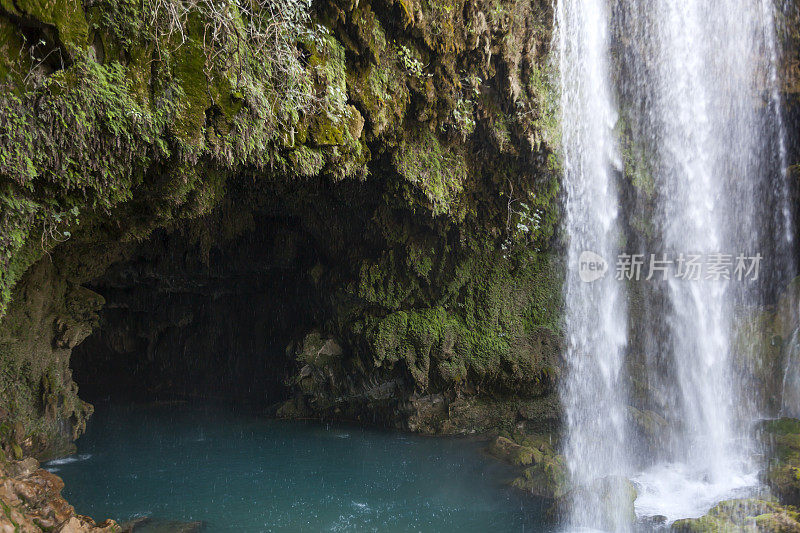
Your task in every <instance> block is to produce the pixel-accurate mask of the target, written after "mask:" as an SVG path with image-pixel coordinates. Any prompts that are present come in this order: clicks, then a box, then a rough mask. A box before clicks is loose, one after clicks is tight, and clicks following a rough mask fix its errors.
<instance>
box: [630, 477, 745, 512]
mask: <svg viewBox="0 0 800 533" xmlns="http://www.w3.org/2000/svg"><path fill="white" fill-rule="evenodd" d="M715 479H717V481H714V480H715ZM632 481H633V482H634V483H635V484H636V488H637V491H638V497H637V498H636V502H635V506H636V514H637V515H638V516H641V517H648V516H656V515H661V516H665V517H667V522H668V523H671V522H674V521H675V520H678V519H680V518H697V517H700V516H703V515H704V514H706V513H707V512H708V510H709V509H711V507H713V506H714V505H715V504H717V503H719V502H720V501H722V500H727V499H730V498H743V497H747V496H750V495H752V494H753V491H754V490H753V489H754V487H757V486H758V477H757V476H756V474H755V473H754V472H752V471H751V472H745V471H743V472H739V473H733V474H732V475H730V476H726V477H724V478H722V479H719V478H715V477H714V476H713V475H712V473H711V472H710V471H709V470H702V469H698V468H697V467H696V466H693V465H692V466H690V465H686V464H682V463H661V464H657V465H654V466H652V467H650V468H648V469H647V470H645V471H643V472H640V473H639V474H638V475H636V476H634V477H633V478H632Z"/></svg>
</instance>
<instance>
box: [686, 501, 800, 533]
mask: <svg viewBox="0 0 800 533" xmlns="http://www.w3.org/2000/svg"><path fill="white" fill-rule="evenodd" d="M799 518H800V514H798V512H797V510H796V509H794V508H793V507H782V506H781V505H779V504H778V503H775V502H770V501H765V500H757V499H740V500H726V501H724V502H720V503H718V504H717V505H715V506H714V507H712V508H711V510H710V511H709V512H708V514H706V515H705V516H702V517H700V518H686V519H683V520H676V521H675V522H674V523H673V524H672V531H679V532H682V533H710V532H716V531H752V532H764V533H778V532H781V533H795V532H798V533H800V521H798V519H799Z"/></svg>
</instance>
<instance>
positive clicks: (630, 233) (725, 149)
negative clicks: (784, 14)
mask: <svg viewBox="0 0 800 533" xmlns="http://www.w3.org/2000/svg"><path fill="white" fill-rule="evenodd" d="M772 17H773V9H772V5H771V3H770V2H769V0H763V1H762V2H761V3H758V2H753V1H751V0H726V1H724V2H714V3H711V2H707V1H706V0H639V1H625V2H623V1H611V2H607V1H604V0H593V1H592V2H585V1H581V0H559V4H558V8H557V29H558V33H557V35H558V42H557V45H558V47H559V52H560V55H559V60H560V63H559V69H560V73H561V74H560V83H561V85H560V88H561V106H562V109H561V110H562V125H563V127H562V130H563V138H562V151H563V160H564V182H565V211H566V217H565V218H566V223H565V225H566V232H567V235H568V239H569V245H568V264H569V271H568V274H567V280H566V284H565V300H566V322H565V326H566V331H567V335H568V347H567V352H566V364H567V368H566V376H565V379H564V380H563V384H562V390H561V392H562V399H563V403H564V407H565V410H566V413H567V416H566V418H567V427H566V431H567V437H566V444H565V455H566V457H567V463H568V467H569V470H570V473H571V476H572V481H573V483H575V484H576V485H578V486H584V487H587V488H588V490H578V491H574V497H573V499H572V502H571V512H570V516H569V523H570V525H571V526H576V527H602V528H605V529H615V530H616V529H624V528H625V526H624V525H623V524H624V518H625V517H624V516H622V515H618V516H611V517H609V516H608V511H609V510H612V511H613V510H616V509H625V505H624V499H625V498H626V497H628V496H627V495H626V491H625V489H624V487H625V485H624V484H622V483H608V482H607V481H603V482H602V483H601V482H600V481H601V480H608V479H609V476H617V475H622V476H626V477H629V478H632V479H633V480H634V481H636V485H637V488H638V490H639V497H638V499H637V501H636V510H637V512H638V513H639V514H641V515H656V514H659V515H665V516H667V517H668V519H670V520H673V519H677V518H683V517H691V516H699V515H700V514H702V513H704V512H705V511H706V510H707V509H708V508H709V507H710V506H711V505H713V504H714V503H715V502H717V501H719V500H721V499H724V498H726V497H730V496H731V495H733V494H736V493H737V491H741V490H743V489H746V488H748V487H754V486H755V485H756V484H757V476H756V472H757V465H756V464H755V462H754V461H753V460H752V459H751V457H752V455H753V454H752V451H753V447H752V445H751V442H750V437H749V434H750V431H749V427H748V426H749V424H750V423H751V422H752V420H753V418H754V417H755V416H756V413H755V412H754V409H753V407H752V405H753V403H752V402H751V401H750V398H748V391H746V390H745V389H744V387H743V386H742V383H740V380H739V378H738V376H737V372H736V369H735V365H734V353H733V351H734V350H733V347H732V344H733V343H732V339H733V330H734V319H733V312H734V309H735V308H737V306H742V305H754V304H758V303H761V299H762V297H763V295H764V291H765V288H769V287H770V286H773V287H774V286H775V285H776V284H778V283H782V282H785V281H786V279H785V276H786V272H787V271H788V270H789V266H788V262H789V257H791V253H790V248H791V244H792V235H791V223H790V209H789V199H788V198H789V193H788V186H787V184H786V183H787V181H786V179H785V174H786V148H785V144H784V140H783V119H782V116H781V112H780V98H779V93H778V87H777V84H778V76H777V66H776V62H777V58H778V56H779V54H778V52H777V44H776V40H775V39H776V36H775V27H774V23H773V20H772ZM612 80H613V82H612ZM617 153H620V154H621V156H619V157H618V156H617ZM618 213H619V216H618ZM621 243H624V245H621ZM618 246H619V248H620V249H621V250H618V249H617V247H618ZM584 251H592V252H596V253H597V254H598V255H600V256H602V258H603V259H605V261H607V262H608V264H609V265H610V271H609V272H608V273H607V274H606V275H605V276H603V277H600V278H599V279H597V280H595V281H587V278H586V277H585V276H584V278H583V279H582V278H581V276H580V275H579V273H580V274H584V273H585V271H586V270H587V263H584V262H583V261H584V259H587V258H591V256H587V255H586V254H584V255H583V256H582V255H581V254H582V252H584ZM620 252H625V253H627V254H631V255H630V256H624V257H627V259H626V260H621V257H620V256H619V253H620ZM638 253H641V254H642V255H641V260H642V266H641V273H640V275H639V273H637V272H636V270H635V269H632V268H631V262H633V263H634V264H635V263H636V259H635V257H637V256H636V254H638ZM651 254H652V255H651ZM720 254H721V255H720ZM757 254H760V256H761V257H763V259H762V260H761V261H763V262H761V263H759V262H758V259H754V258H755V257H757ZM631 256H633V257H634V259H633V261H632V260H631ZM740 257H741V259H740ZM766 262H770V263H766ZM695 264H697V265H699V268H700V271H699V276H695V274H696V272H695V271H694V270H690V269H692V268H694V265H695ZM614 265H618V266H624V267H626V268H627V270H626V271H624V272H621V273H620V276H615V272H614ZM715 265H716V267H715ZM651 266H655V267H657V268H656V269H652V268H651ZM715 268H716V270H715ZM739 268H742V270H739ZM759 268H760V269H761V273H760V278H758V279H757V280H756V279H753V278H754V277H755V276H756V273H757V271H758V269H759ZM745 269H747V270H749V271H748V272H746V271H745ZM750 269H752V270H750ZM617 277H622V278H623V279H622V280H620V279H616V278H617ZM647 277H651V279H649V280H646V279H645V278H647ZM590 278H591V276H590ZM637 278H638V279H637ZM728 278H729V279H728ZM739 278H742V279H739ZM626 302H636V305H634V304H632V303H631V304H630V305H627V306H626ZM628 307H629V308H630V311H629V312H626V309H627V308H628ZM643 412H646V413H648V415H647V419H648V420H649V421H650V422H649V428H648V429H649V431H650V432H651V435H650V440H649V441H648V443H647V445H646V446H645V445H644V444H643V443H642V442H638V441H637V439H638V440H642V439H641V427H640V426H641V420H642V416H643V415H642V413H643ZM634 413H636V414H634ZM637 424H638V425H637ZM598 498H600V499H598ZM609 501H611V502H615V503H612V504H611V505H608V502H609ZM602 502H606V503H605V504H600V503H602Z"/></svg>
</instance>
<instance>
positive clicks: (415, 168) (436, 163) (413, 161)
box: [392, 132, 467, 215]
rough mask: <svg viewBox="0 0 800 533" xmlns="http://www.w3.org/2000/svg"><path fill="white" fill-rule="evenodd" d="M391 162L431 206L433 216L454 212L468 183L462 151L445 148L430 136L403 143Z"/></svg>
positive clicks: (465, 161) (425, 134)
mask: <svg viewBox="0 0 800 533" xmlns="http://www.w3.org/2000/svg"><path fill="white" fill-rule="evenodd" d="M392 161H393V163H394V165H395V168H397V171H398V172H399V173H400V175H401V176H403V177H404V178H405V179H406V180H408V181H409V183H411V184H412V185H413V186H414V187H415V188H416V189H419V190H420V191H421V192H422V193H423V194H424V195H425V197H426V198H427V200H428V202H430V209H431V212H432V213H433V214H434V215H441V214H446V213H450V212H454V211H455V210H456V206H455V205H454V204H455V203H456V202H457V200H458V195H459V193H460V192H461V191H462V190H463V188H464V182H465V181H466V179H467V159H466V154H465V153H464V152H463V148H460V147H459V146H448V147H444V146H442V144H441V143H440V142H439V139H438V138H437V137H436V136H435V135H434V134H432V133H430V132H426V133H423V134H422V135H421V136H420V137H419V138H418V139H415V140H413V141H408V142H406V143H403V144H402V145H401V146H400V148H399V149H398V150H397V151H396V152H395V154H394V156H393V158H392Z"/></svg>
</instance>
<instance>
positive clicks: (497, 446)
mask: <svg viewBox="0 0 800 533" xmlns="http://www.w3.org/2000/svg"><path fill="white" fill-rule="evenodd" d="M489 453H490V454H492V455H494V456H495V457H497V458H498V459H502V460H504V461H506V462H508V463H511V464H513V465H517V466H528V465H530V464H533V463H539V462H541V461H542V458H543V455H542V452H541V451H539V450H537V449H536V448H533V447H531V446H522V445H520V444H517V443H516V442H514V441H512V440H511V439H509V438H507V437H502V436H500V437H497V438H496V439H494V440H493V441H492V444H491V446H489Z"/></svg>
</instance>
